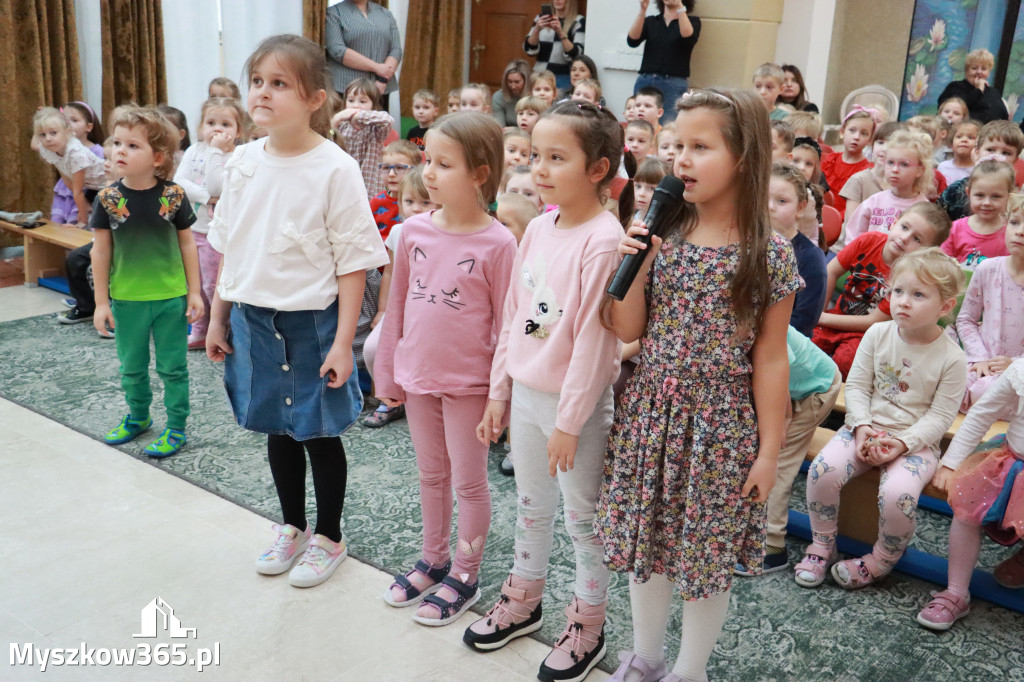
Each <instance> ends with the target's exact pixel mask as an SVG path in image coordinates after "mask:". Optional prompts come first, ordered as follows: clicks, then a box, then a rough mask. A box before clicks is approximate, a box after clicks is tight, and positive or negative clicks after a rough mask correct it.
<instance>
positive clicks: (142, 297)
mask: <svg viewBox="0 0 1024 682" xmlns="http://www.w3.org/2000/svg"><path fill="white" fill-rule="evenodd" d="M195 221H196V214H195V213H194V212H193V211H192V207H191V205H189V202H188V200H187V199H186V197H185V190H184V189H182V188H181V186H180V185H176V184H174V183H173V182H168V181H167V180H157V183H156V185H155V186H153V187H151V188H149V189H144V190H135V189H130V188H128V187H125V185H124V183H123V182H121V181H118V182H116V183H115V184H113V185H111V186H110V187H105V188H104V189H101V190H100V192H99V194H98V195H97V196H96V202H95V204H94V205H93V210H92V218H91V219H90V221H89V224H90V226H91V227H92V228H93V229H94V230H110V231H111V237H112V238H113V244H114V247H113V253H112V254H111V257H110V297H111V298H115V299H118V300H122V301H161V300H165V299H168V298H176V297H178V296H184V295H185V294H187V293H188V283H187V281H186V279H185V264H184V263H183V262H182V259H181V249H180V247H179V246H178V230H187V229H188V228H189V227H191V225H192V223H194V222H195Z"/></svg>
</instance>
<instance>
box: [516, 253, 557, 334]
mask: <svg viewBox="0 0 1024 682" xmlns="http://www.w3.org/2000/svg"><path fill="white" fill-rule="evenodd" d="M522 277H523V285H524V286H525V287H526V288H527V289H528V290H529V291H530V292H532V294H533V296H532V297H531V299H530V317H529V318H527V320H526V334H527V335H528V336H534V337H536V338H538V339H546V338H548V337H549V336H551V330H550V327H551V326H552V325H553V324H555V323H556V322H558V319H559V318H560V317H562V308H561V307H560V306H559V305H558V298H557V297H556V296H555V291H554V289H552V288H551V287H549V286H548V284H547V266H546V264H545V262H544V256H543V254H539V255H538V256H537V258H536V259H535V260H534V261H533V267H532V268H531V267H529V266H527V265H525V264H524V265H523V271H522Z"/></svg>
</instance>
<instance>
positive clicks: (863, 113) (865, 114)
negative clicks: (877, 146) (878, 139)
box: [839, 109, 878, 138]
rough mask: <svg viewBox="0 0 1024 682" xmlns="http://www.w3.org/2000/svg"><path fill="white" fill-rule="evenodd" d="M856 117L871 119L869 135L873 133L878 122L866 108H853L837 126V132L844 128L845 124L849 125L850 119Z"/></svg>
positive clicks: (854, 119) (855, 118)
mask: <svg viewBox="0 0 1024 682" xmlns="http://www.w3.org/2000/svg"><path fill="white" fill-rule="evenodd" d="M858 118H866V119H867V120H869V121H871V136H872V138H873V137H874V135H875V129H876V128H878V123H877V122H876V121H875V117H874V116H873V115H872V114H871V112H870V111H868V110H867V109H854V110H853V111H851V112H850V113H848V114H847V115H846V118H844V119H843V124H842V125H841V126H839V132H843V131H845V130H846V126H847V125H849V123H850V121H856V120H857V119H858Z"/></svg>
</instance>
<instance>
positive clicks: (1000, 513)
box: [917, 360, 1024, 631]
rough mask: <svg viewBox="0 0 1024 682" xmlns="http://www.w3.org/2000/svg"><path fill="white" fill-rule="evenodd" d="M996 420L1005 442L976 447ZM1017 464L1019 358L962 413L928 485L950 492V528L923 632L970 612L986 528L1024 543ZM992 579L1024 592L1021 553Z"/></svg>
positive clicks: (1021, 447)
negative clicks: (945, 562)
mask: <svg viewBox="0 0 1024 682" xmlns="http://www.w3.org/2000/svg"><path fill="white" fill-rule="evenodd" d="M1007 413H1008V414H1007ZM1000 414H1002V415H1004V416H1000ZM997 419H1007V420H1008V421H1009V422H1010V424H1009V426H1008V427H1007V429H1006V437H1005V439H1000V440H992V441H989V442H987V443H983V444H982V446H981V447H980V448H979V447H978V444H979V443H981V440H982V438H984V437H985V434H986V433H987V432H988V430H989V429H990V428H991V427H992V425H993V424H994V423H995V421H996V420H997ZM972 453H973V454H972ZM1022 459H1024V360H1017V361H1015V362H1014V363H1013V364H1011V365H1010V366H1009V367H1008V368H1007V369H1006V370H1005V371H1004V372H1003V373H1002V374H1000V375H999V378H998V379H997V380H996V382H995V383H994V384H993V385H992V389H991V390H990V391H989V392H988V393H987V394H986V395H985V397H984V398H982V399H981V400H979V401H978V403H977V404H976V405H975V406H974V407H972V408H971V411H970V412H968V413H967V417H966V418H965V419H964V421H963V423H962V424H961V425H960V428H959V429H957V432H956V435H955V436H954V437H953V442H952V443H950V444H949V447H948V448H947V449H946V453H945V455H943V457H942V459H941V460H940V461H939V464H940V465H941V466H940V467H939V471H938V472H937V473H936V474H935V478H934V479H932V485H934V486H935V487H936V488H939V489H941V490H945V491H947V493H948V495H949V504H950V506H951V507H952V508H953V523H952V525H951V526H950V529H949V573H948V576H949V578H948V582H947V587H946V589H945V590H942V591H941V592H932V600H931V601H930V602H929V603H928V605H927V606H925V607H924V608H923V609H922V610H921V612H920V613H918V614H917V622H918V623H920V624H921V625H923V626H924V627H926V628H928V629H930V630H939V631H943V630H948V629H949V628H951V627H952V626H953V624H954V623H955V622H956V621H958V620H960V619H961V618H963V617H964V616H966V615H967V614H968V612H969V611H970V602H971V595H970V591H969V588H970V583H971V574H972V573H973V572H974V565H975V564H976V563H977V562H978V553H979V552H980V550H981V534H982V529H983V528H984V530H985V531H986V532H987V533H988V535H989V536H991V537H992V538H993V539H995V540H996V542H998V543H999V544H1002V545H1007V544H1013V543H1015V542H1018V541H1020V540H1022V539H1024V486H1022V485H1021V481H1022V480H1024V479H1022V478H1021V469H1020V464H1019V463H1020V460H1022ZM992 577H993V578H995V581H996V582H997V583H999V584H1000V585H1002V586H1003V587H1005V588H1007V589H1011V590H1018V589H1020V588H1022V587H1024V550H1018V551H1017V553H1016V554H1014V555H1013V556H1011V557H1010V558H1009V559H1006V560H1004V561H1003V562H1002V563H1000V564H999V565H998V566H996V568H995V569H994V570H993V571H992Z"/></svg>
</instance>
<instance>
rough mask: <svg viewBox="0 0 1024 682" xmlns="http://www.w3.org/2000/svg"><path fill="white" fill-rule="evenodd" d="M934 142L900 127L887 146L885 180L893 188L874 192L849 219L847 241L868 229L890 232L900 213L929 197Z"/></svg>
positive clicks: (851, 240)
mask: <svg viewBox="0 0 1024 682" xmlns="http://www.w3.org/2000/svg"><path fill="white" fill-rule="evenodd" d="M932 155H933V154H932V143H931V140H930V139H929V138H928V136H927V135H926V134H924V133H918V132H913V131H909V130H907V131H900V132H898V133H896V134H894V135H893V136H892V137H890V138H889V140H888V142H887V143H886V148H885V181H886V182H887V183H889V189H887V190H884V191H882V192H878V193H877V194H872V195H871V196H870V197H868V198H867V199H865V200H864V201H863V202H861V203H860V204H859V205H858V206H857V210H856V211H854V212H853V214H852V215H850V217H849V220H847V222H846V234H845V235H844V236H845V240H844V243H846V244H850V243H852V242H853V240H854V239H856V238H857V237H859V236H860V235H862V234H864V233H865V232H889V228H890V227H892V225H893V223H895V222H896V221H897V220H899V217H900V215H901V214H902V213H903V212H904V211H905V210H907V209H908V208H910V207H911V206H913V205H914V204H916V203H917V202H919V201H928V193H929V191H930V189H931V186H932V183H933V182H934V177H935V174H934V171H933V170H932Z"/></svg>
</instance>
